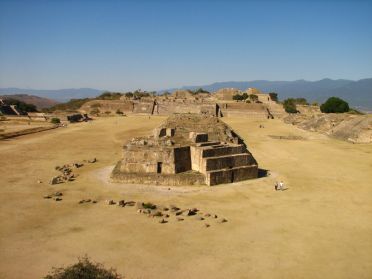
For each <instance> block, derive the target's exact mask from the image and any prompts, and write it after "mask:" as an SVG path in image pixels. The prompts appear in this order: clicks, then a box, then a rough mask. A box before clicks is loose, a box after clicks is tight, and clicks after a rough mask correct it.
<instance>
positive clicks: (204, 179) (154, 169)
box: [111, 114, 258, 186]
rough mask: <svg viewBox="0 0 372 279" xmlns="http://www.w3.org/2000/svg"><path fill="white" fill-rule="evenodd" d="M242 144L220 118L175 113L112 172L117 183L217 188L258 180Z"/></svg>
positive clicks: (133, 144)
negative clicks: (215, 186) (221, 185)
mask: <svg viewBox="0 0 372 279" xmlns="http://www.w3.org/2000/svg"><path fill="white" fill-rule="evenodd" d="M257 176H258V165H257V162H256V160H255V159H254V157H253V155H252V154H251V153H250V152H249V151H248V150H247V146H246V145H245V143H244V141H243V140H242V139H241V138H240V137H239V136H238V135H237V134H236V133H235V132H234V131H233V130H232V129H231V128H230V127H228V126H227V125H226V124H225V123H224V122H222V121H221V120H220V119H218V118H217V117H213V116H208V115H199V114H174V115H172V116H170V117H169V118H168V119H167V120H166V121H165V122H164V123H163V124H162V125H161V126H160V127H158V128H156V129H155V130H154V131H153V134H152V135H151V136H148V137H141V138H133V139H132V140H131V141H130V142H129V143H127V144H126V145H125V146H124V147H123V159H122V160H120V161H119V162H118V164H117V165H116V167H115V169H114V170H113V172H112V175H111V178H112V180H113V181H114V182H123V183H130V184H153V185H167V186H168V185H203V184H206V185H209V186H213V185H217V184H225V183H233V182H238V181H242V180H247V179H252V178H257Z"/></svg>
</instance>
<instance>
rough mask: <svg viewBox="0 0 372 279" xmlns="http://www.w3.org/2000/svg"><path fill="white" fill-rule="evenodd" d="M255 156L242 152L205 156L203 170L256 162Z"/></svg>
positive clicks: (240, 165)
mask: <svg viewBox="0 0 372 279" xmlns="http://www.w3.org/2000/svg"><path fill="white" fill-rule="evenodd" d="M255 163H256V161H255V160H254V158H253V156H252V155H251V154H250V153H240V154H233V155H227V156H217V157H208V158H203V163H202V169H201V171H202V172H206V171H211V170H221V169H228V168H235V167H242V166H248V165H252V164H255Z"/></svg>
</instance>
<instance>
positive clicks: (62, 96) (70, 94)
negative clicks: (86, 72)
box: [0, 88, 104, 102]
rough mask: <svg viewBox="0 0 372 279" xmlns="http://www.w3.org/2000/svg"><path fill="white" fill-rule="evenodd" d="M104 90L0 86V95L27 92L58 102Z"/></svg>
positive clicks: (88, 96) (93, 94)
mask: <svg viewBox="0 0 372 279" xmlns="http://www.w3.org/2000/svg"><path fill="white" fill-rule="evenodd" d="M103 91H104V90H98V89H92V88H77V89H75V88H72V89H58V90H39V89H21V88H0V95H15V94H27V95H34V96H39V97H42V98H48V99H53V100H55V101H58V102H67V101H69V100H70V99H80V98H90V97H96V96H98V95H100V94H101V93H102V92H103Z"/></svg>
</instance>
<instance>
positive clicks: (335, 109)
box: [320, 97, 350, 113]
mask: <svg viewBox="0 0 372 279" xmlns="http://www.w3.org/2000/svg"><path fill="white" fill-rule="evenodd" d="M349 110H350V108H349V104H348V103H347V102H345V101H344V100H342V99H340V98H337V97H331V98H328V100H327V101H326V102H325V103H324V104H322V105H321V106H320V111H321V112H324V113H343V112H348V111H349Z"/></svg>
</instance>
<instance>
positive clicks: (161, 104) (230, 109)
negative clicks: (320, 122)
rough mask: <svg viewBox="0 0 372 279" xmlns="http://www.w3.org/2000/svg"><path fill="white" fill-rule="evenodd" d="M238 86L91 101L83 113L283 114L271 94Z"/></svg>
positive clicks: (253, 115) (84, 107)
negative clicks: (240, 98)
mask: <svg viewBox="0 0 372 279" xmlns="http://www.w3.org/2000/svg"><path fill="white" fill-rule="evenodd" d="M244 92H245V93H247V94H248V95H252V94H254V95H256V96H257V98H258V100H257V102H256V103H255V102H250V103H249V102H242V101H241V102H237V101H235V100H233V96H234V95H236V94H243V93H244ZM244 92H243V91H241V90H239V89H235V88H224V89H220V90H218V91H217V92H216V93H215V94H209V93H197V94H195V93H194V94H193V93H191V92H189V91H187V90H176V91H175V92H173V94H171V95H169V96H155V97H146V98H141V99H140V100H133V99H128V98H125V97H124V98H122V99H120V100H92V101H89V102H87V103H85V104H84V105H83V106H82V107H81V112H82V113H90V112H91V111H92V109H98V110H99V111H100V112H101V113H105V112H107V111H108V112H111V113H115V112H116V111H118V110H120V111H121V112H123V113H125V114H144V115H171V114H173V113H199V114H207V115H212V116H218V117H221V116H236V115H238V116H246V117H251V118H259V119H260V118H261V119H264V118H274V117H279V116H281V115H282V114H283V113H284V110H283V107H282V106H281V105H279V104H277V102H276V101H275V100H272V99H271V96H270V95H269V94H265V93H262V92H261V91H259V90H258V89H255V88H248V89H247V90H246V91H244Z"/></svg>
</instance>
